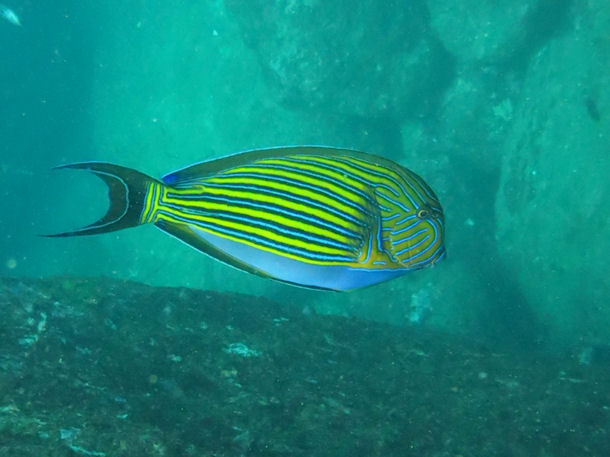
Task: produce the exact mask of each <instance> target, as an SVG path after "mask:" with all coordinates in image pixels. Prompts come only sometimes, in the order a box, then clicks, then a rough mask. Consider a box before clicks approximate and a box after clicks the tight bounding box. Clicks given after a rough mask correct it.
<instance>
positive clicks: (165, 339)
mask: <svg viewBox="0 0 610 457" xmlns="http://www.w3.org/2000/svg"><path fill="white" fill-rule="evenodd" d="M0 312H1V313H2V316H3V317H2V321H1V322H0V335H1V336H2V354H0V455H1V456H11V457H20V456H23V457H25V456H33V455H38V456H49V457H51V456H58V457H60V456H61V457H66V456H130V457H132V456H149V457H150V456H189V455H196V456H252V457H254V456H267V457H270V456H278V457H279V456H287V455H293V456H367V457H370V456H397V457H398V456H418V457H419V456H422V455H426V456H431V457H445V456H460V455H464V456H485V457H487V456H504V455H510V456H514V457H521V456H523V457H531V456H548V455H553V456H555V457H572V456H575V455H578V456H583V457H584V456H600V457H601V456H606V455H608V454H609V453H610V444H609V443H610V440H608V433H609V429H608V424H609V423H610V379H609V378H608V376H607V365H606V364H607V361H608V353H607V351H606V352H604V351H603V348H585V350H583V351H582V352H580V353H579V354H575V355H574V356H572V355H570V354H566V355H565V356H563V357H560V356H556V357H549V356H548V355H544V354H539V355H538V354H535V353H529V354H526V355H524V354H523V353H519V354H517V353H510V352H505V353H501V352H497V351H492V350H489V349H487V348H485V347H484V346H482V345H480V344H477V343H476V342H473V341H471V340H466V339H459V338H456V337H452V336H449V335H447V334H444V333H440V332H432V331H424V330H421V329H417V328H399V327H393V326H389V325H384V324H378V323H371V322H366V321H361V320H358V319H353V318H344V317H338V316H322V315H316V314H315V313H313V312H312V311H311V308H310V307H308V306H306V305H303V306H300V307H297V306H289V305H285V304H277V303H273V302H270V301H268V300H266V299H262V298H258V297H253V296H247V295H235V294H222V293H218V292H211V291H201V290H192V289H186V288H155V287H150V286H145V285H142V284H138V283H134V282H126V281H116V280H109V279H95V280H94V279H76V278H57V279H49V280H27V281H25V280H16V279H3V280H0Z"/></svg>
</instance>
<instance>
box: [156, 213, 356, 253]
mask: <svg viewBox="0 0 610 457" xmlns="http://www.w3.org/2000/svg"><path fill="white" fill-rule="evenodd" d="M159 213H161V214H165V215H166V216H168V218H169V219H170V220H175V221H179V222H183V223H185V224H187V225H195V226H197V227H201V228H207V229H209V231H211V232H216V233H221V234H225V235H230V236H234V237H236V238H240V239H242V240H247V241H250V242H252V243H254V244H258V245H261V246H266V247H270V248H273V249H277V250H280V251H284V252H289V253H292V254H295V255H298V256H300V257H304V258H308V259H312V260H320V261H329V262H350V261H353V258H352V257H347V256H339V255H335V256H333V255H326V254H316V253H313V252H310V251H303V250H301V249H298V248H294V247H292V246H288V245H284V244H280V243H276V242H273V241H270V240H269V239H267V238H260V237H257V236H254V235H251V234H248V233H245V232H242V231H239V230H233V229H230V228H226V227H220V226H217V225H214V224H210V223H207V222H201V221H193V220H191V219H188V218H183V217H180V216H176V215H175V214H173V213H168V212H166V211H163V210H159Z"/></svg>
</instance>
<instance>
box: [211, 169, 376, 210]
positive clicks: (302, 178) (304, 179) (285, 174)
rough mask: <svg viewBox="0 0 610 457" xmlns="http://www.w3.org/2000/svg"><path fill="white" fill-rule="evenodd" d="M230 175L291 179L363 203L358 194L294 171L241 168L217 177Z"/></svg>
mask: <svg viewBox="0 0 610 457" xmlns="http://www.w3.org/2000/svg"><path fill="white" fill-rule="evenodd" d="M231 173H254V174H259V175H261V177H262V178H263V179H264V177H265V176H278V177H280V178H288V179H292V180H294V181H297V182H301V183H304V184H308V185H310V186H314V187H318V188H320V189H325V190H329V191H331V192H332V193H334V194H337V195H340V196H341V197H342V198H344V199H345V200H350V201H352V202H354V203H355V204H361V202H362V201H363V199H362V197H359V196H358V194H356V193H354V192H350V191H348V190H346V189H344V188H342V187H339V186H337V185H335V184H332V183H329V182H327V181H323V180H320V179H316V178H313V177H311V176H306V175H303V174H300V173H298V172H296V171H295V172H292V171H287V170H277V169H273V168H269V169H264V170H263V172H261V169H260V168H259V167H251V166H243V167H238V168H233V169H231V170H228V171H227V172H225V173H222V174H221V175H219V176H227V175H228V176H230V174H231ZM359 187H360V189H359V190H363V191H364V190H365V189H364V186H362V185H360V186H359ZM333 201H334V200H333Z"/></svg>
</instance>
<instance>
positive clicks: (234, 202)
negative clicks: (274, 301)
mask: <svg viewBox="0 0 610 457" xmlns="http://www.w3.org/2000/svg"><path fill="white" fill-rule="evenodd" d="M167 196H168V197H170V198H176V199H179V200H180V202H181V203H182V202H184V201H193V200H195V201H215V202H223V203H227V204H228V205H230V206H245V207H248V208H254V209H259V210H260V209H262V210H268V211H269V212H271V213H272V214H276V213H279V214H283V215H286V216H289V217H293V218H295V219H297V220H300V221H307V222H309V223H311V224H314V225H317V226H320V227H325V228H328V229H330V230H332V231H334V232H338V233H341V234H342V235H346V236H348V237H350V238H355V239H357V238H361V235H360V234H358V233H357V232H354V231H352V230H349V229H346V228H344V227H341V226H339V225H335V224H333V223H332V222H328V221H326V220H324V219H320V218H317V217H315V216H309V215H307V214H305V213H303V212H301V211H296V210H294V209H292V210H288V209H284V208H282V207H281V206H272V205H268V204H265V203H259V202H257V201H255V200H251V199H247V198H244V199H236V197H223V196H217V195H213V194H203V195H196V196H190V195H187V196H183V195H176V194H172V193H169V192H168V193H167ZM184 206H185V207H189V208H192V207H191V206H189V205H188V204H185V205H184ZM175 207H177V206H175Z"/></svg>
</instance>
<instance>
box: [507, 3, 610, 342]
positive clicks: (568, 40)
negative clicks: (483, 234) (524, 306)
mask: <svg viewBox="0 0 610 457" xmlns="http://www.w3.org/2000/svg"><path fill="white" fill-rule="evenodd" d="M609 27H610V10H608V7H607V3H606V2H604V1H592V2H589V7H588V8H587V9H582V10H579V11H578V14H577V15H576V16H575V18H574V28H575V30H574V33H573V34H569V35H566V36H564V37H561V38H557V39H555V40H553V41H552V42H550V43H549V44H548V45H547V46H545V47H544V49H542V50H541V52H539V53H538V54H537V55H536V57H535V58H534V59H533V61H532V62H531V65H530V67H529V68H528V71H527V77H526V79H525V83H524V88H523V94H522V96H521V101H520V103H519V105H518V107H517V108H516V112H515V122H514V123H513V125H512V128H511V130H510V132H509V133H508V135H507V141H506V143H505V146H504V149H503V161H502V176H501V181H500V187H499V191H498V196H497V204H496V215H497V241H498V248H499V250H500V252H501V255H502V259H503V261H504V263H505V265H506V266H507V267H508V268H509V269H510V271H511V272H512V274H514V275H515V277H516V278H518V281H519V284H520V286H521V289H522V291H523V293H524V294H525V296H526V297H527V299H528V301H529V302H530V303H532V304H533V305H534V309H535V310H536V312H537V313H538V314H539V315H540V316H542V318H543V319H544V320H545V321H547V322H548V323H549V325H551V326H552V327H553V328H554V331H556V332H558V333H559V334H561V335H562V336H563V337H565V338H569V339H575V338H577V337H581V338H584V339H586V340H592V341H596V340H603V341H608V328H610V311H609V310H608V306H607V305H608V297H610V279H609V276H608V271H607V270H608V268H607V263H608V252H610V237H609V236H608V234H609V233H610V212H609V211H608V201H609V200H610V179H609V174H608V173H609V170H610V153H609V151H610V134H609V132H610V72H608V62H610V40H608V29H609ZM576 34H577V35H576Z"/></svg>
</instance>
